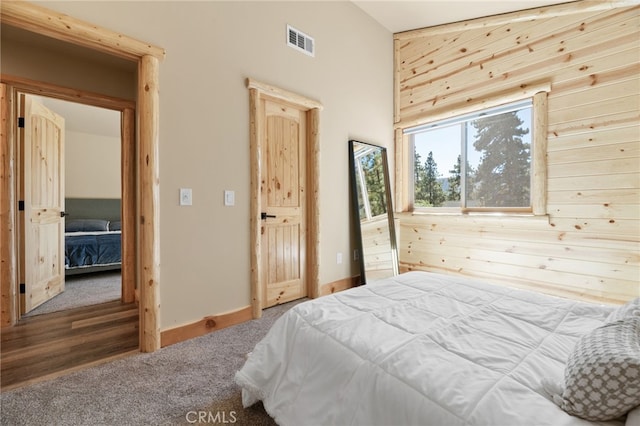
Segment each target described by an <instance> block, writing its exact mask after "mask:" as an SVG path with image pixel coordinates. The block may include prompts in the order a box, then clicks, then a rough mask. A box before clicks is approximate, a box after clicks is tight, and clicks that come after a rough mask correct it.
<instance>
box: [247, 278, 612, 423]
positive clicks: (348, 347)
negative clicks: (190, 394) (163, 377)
mask: <svg viewBox="0 0 640 426" xmlns="http://www.w3.org/2000/svg"><path fill="white" fill-rule="evenodd" d="M612 310H613V307H610V306H605V305H597V304H589V303H583V302H578V301H573V300H568V299H561V298H556V297H551V296H547V295H543V294H538V293H535V292H528V291H524V290H518V289H513V288H508V287H503V286H496V285H492V284H488V283H485V282H481V281H478V280H474V279H470V278H464V277H458V276H450V275H441V274H434V273H427V272H410V273H406V274H402V275H399V276H397V277H393V278H390V279H386V280H383V281H379V282H376V283H373V284H369V285H366V286H361V287H357V288H354V289H351V290H348V291H344V292H340V293H336V294H333V295H330V296H325V297H321V298H319V299H315V300H311V301H308V302H305V303H301V304H298V305H296V306H295V307H293V308H292V309H291V310H289V311H288V312H287V313H285V314H284V315H283V316H282V317H280V318H279V319H278V320H277V322H276V323H275V324H274V326H273V327H272V328H271V329H270V331H269V332H268V334H267V335H266V337H265V338H264V339H263V340H262V341H261V342H260V343H258V344H257V345H256V347H255V349H254V350H253V351H252V353H251V354H250V355H249V356H248V358H247V361H246V363H245V365H244V366H243V368H242V369H241V370H240V371H238V372H237V373H236V382H237V383H238V385H240V386H241V387H242V389H243V390H242V393H243V404H244V405H245V406H249V405H252V404H253V403H255V402H256V401H258V400H262V401H263V404H264V407H265V409H266V411H267V412H268V413H269V414H270V415H271V416H272V417H273V418H274V419H275V421H276V422H277V423H278V424H280V425H554V426H563V425H566V426H569V425H593V424H606V425H622V424H624V422H623V421H621V420H617V421H608V422H601V423H598V422H589V421H586V420H583V419H580V418H578V417H574V416H570V415H569V414H567V413H565V412H564V411H562V410H561V409H560V408H559V407H558V406H557V405H556V404H555V403H554V402H553V401H552V399H551V397H550V396H549V395H547V393H546V392H545V391H544V390H543V388H542V380H543V379H551V380H559V381H561V380H562V378H563V372H564V366H565V363H566V360H567V357H568V354H569V353H570V351H571V350H572V348H573V346H574V345H575V343H576V341H577V340H578V339H579V337H580V336H581V335H583V334H584V333H586V332H588V331H590V330H592V329H594V328H595V327H598V326H600V325H602V324H603V323H604V321H605V319H606V317H607V315H609V313H610V312H611V311H612Z"/></svg>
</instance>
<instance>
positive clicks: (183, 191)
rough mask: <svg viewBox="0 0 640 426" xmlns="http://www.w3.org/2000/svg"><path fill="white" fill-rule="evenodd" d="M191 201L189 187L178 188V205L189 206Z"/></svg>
mask: <svg viewBox="0 0 640 426" xmlns="http://www.w3.org/2000/svg"><path fill="white" fill-rule="evenodd" d="M192 203H193V198H192V192H191V188H180V205H181V206H190V205H191V204H192Z"/></svg>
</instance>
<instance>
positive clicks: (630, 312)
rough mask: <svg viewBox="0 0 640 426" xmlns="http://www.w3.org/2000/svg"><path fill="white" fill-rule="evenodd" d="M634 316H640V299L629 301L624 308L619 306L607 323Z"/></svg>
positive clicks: (610, 315)
mask: <svg viewBox="0 0 640 426" xmlns="http://www.w3.org/2000/svg"><path fill="white" fill-rule="evenodd" d="M633 316H636V317H639V316H640V297H637V298H635V299H632V300H629V301H628V302H627V303H625V304H624V305H622V306H618V307H617V308H616V309H614V310H613V311H612V312H611V313H610V314H609V316H608V317H607V319H606V320H605V322H607V323H610V322H615V321H620V320H621V319H624V318H627V317H633Z"/></svg>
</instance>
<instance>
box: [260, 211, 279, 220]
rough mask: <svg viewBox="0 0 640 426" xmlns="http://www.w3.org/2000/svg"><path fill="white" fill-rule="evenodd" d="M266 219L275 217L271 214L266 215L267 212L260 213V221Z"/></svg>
mask: <svg viewBox="0 0 640 426" xmlns="http://www.w3.org/2000/svg"><path fill="white" fill-rule="evenodd" d="M268 217H270V218H275V217H276V216H275V215H273V214H267V212H262V213H260V219H262V220H267V218H268Z"/></svg>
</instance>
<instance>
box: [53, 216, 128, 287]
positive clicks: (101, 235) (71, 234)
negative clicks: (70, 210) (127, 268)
mask: <svg viewBox="0 0 640 426" xmlns="http://www.w3.org/2000/svg"><path fill="white" fill-rule="evenodd" d="M121 265H122V235H121V225H120V222H119V221H109V220H104V219H73V220H67V221H66V223H65V271H66V275H74V274H80V273H87V272H97V271H107V270H113V269H120V268H121Z"/></svg>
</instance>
